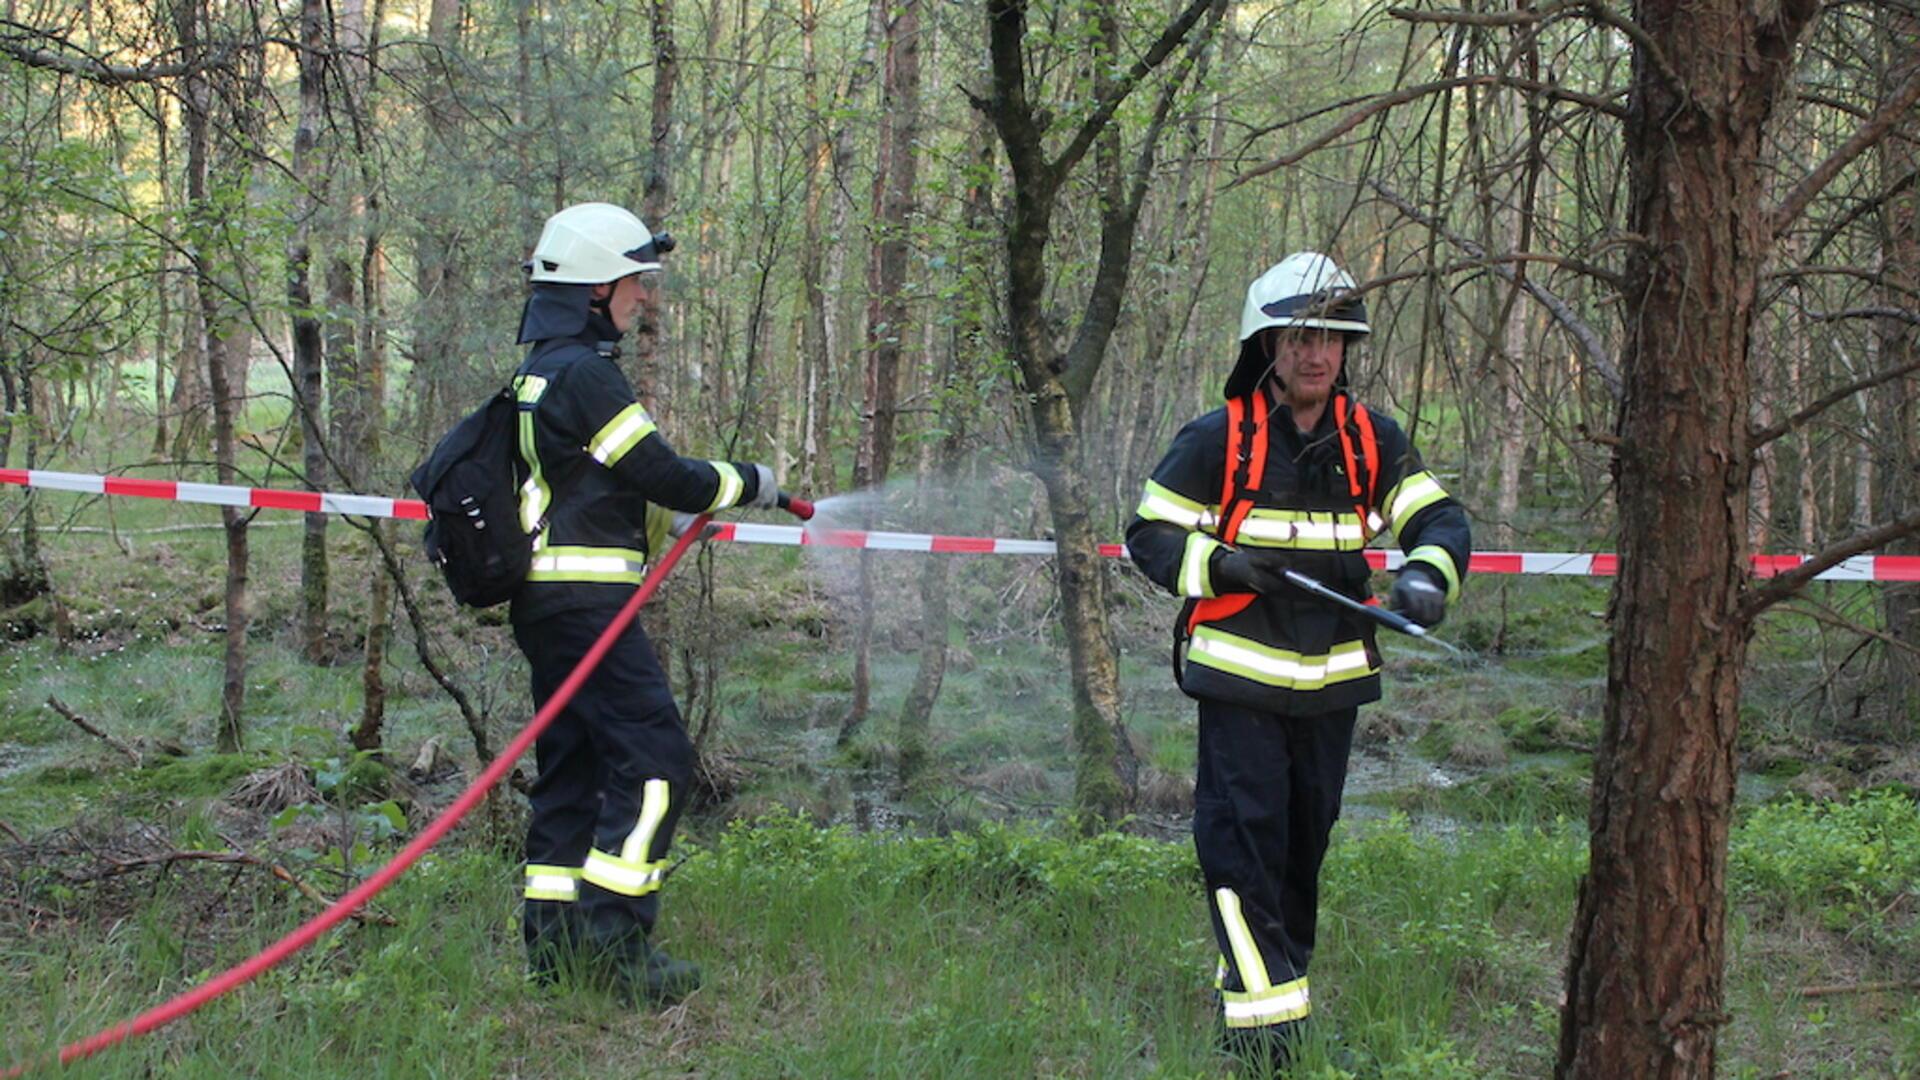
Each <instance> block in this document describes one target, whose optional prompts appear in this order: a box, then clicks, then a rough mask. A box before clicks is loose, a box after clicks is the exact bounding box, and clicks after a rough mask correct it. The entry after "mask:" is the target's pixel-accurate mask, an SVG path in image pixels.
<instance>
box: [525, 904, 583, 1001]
mask: <svg viewBox="0 0 1920 1080" xmlns="http://www.w3.org/2000/svg"><path fill="white" fill-rule="evenodd" d="M581 930H582V928H581V926H580V919H579V914H578V911H577V909H576V907H575V905H573V904H570V903H565V902H563V901H559V900H528V901H526V902H525V905H524V906H523V907H522V908H521V911H520V931H521V935H522V936H523V937H524V938H525V939H526V943H527V977H528V978H529V979H532V980H533V981H534V982H535V983H537V984H539V985H541V986H552V985H553V984H554V983H556V982H559V981H560V979H561V977H562V976H563V975H564V974H566V973H567V972H570V971H573V970H574V969H575V968H577V967H578V966H579V952H580V945H581V942H582V940H583V934H582V933H581Z"/></svg>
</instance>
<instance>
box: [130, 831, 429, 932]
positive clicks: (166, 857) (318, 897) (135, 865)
mask: <svg viewBox="0 0 1920 1080" xmlns="http://www.w3.org/2000/svg"><path fill="white" fill-rule="evenodd" d="M221 839H223V840H224V839H226V838H225V837H222V838H221ZM227 842H228V843H229V844H231V843H233V841H231V840H228V841H227ZM234 848H235V850H233V851H168V852H163V853H161V854H159V855H142V856H140V857H138V858H133V859H113V860H111V866H110V867H109V868H108V870H107V872H106V873H105V874H103V875H102V876H103V877H118V876H120V875H121V874H131V873H133V872H134V871H135V870H139V869H142V868H144V867H148V866H170V865H172V864H173V863H177V862H210V863H225V864H228V865H235V866H257V867H259V868H261V869H262V870H265V871H266V872H267V873H269V874H272V875H273V876H274V877H277V878H279V879H280V880H281V881H284V882H286V883H287V884H289V885H291V886H293V887H294V888H295V889H297V890H299V892H300V895H302V896H304V897H306V898H307V899H309V900H311V901H313V902H314V903H316V904H319V905H320V906H321V907H323V908H324V907H331V906H332V904H333V901H332V900H331V899H329V898H328V897H327V895H326V894H325V893H323V892H321V891H320V890H319V889H316V888H314V887H313V886H312V885H309V884H307V883H306V882H305V881H302V880H300V878H298V877H296V876H294V873H293V871H291V870H288V869H287V868H286V867H284V866H281V865H280V864H279V863H276V862H269V861H267V860H266V859H262V858H260V857H259V856H257V855H249V854H247V853H246V852H244V851H241V850H239V845H237V844H235V845H234ZM352 917H353V918H355V919H357V920H359V921H361V922H372V923H379V924H380V925H381V926H398V925H400V924H399V922H398V921H397V920H396V919H394V917H393V916H391V915H382V914H379V913H376V912H370V911H356V912H354V913H353V916H352Z"/></svg>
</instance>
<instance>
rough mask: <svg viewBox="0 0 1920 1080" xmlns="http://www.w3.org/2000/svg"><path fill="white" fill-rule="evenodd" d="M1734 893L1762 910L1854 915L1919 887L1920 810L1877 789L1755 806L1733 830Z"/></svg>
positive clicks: (1905, 798) (1903, 798) (1904, 798)
mask: <svg viewBox="0 0 1920 1080" xmlns="http://www.w3.org/2000/svg"><path fill="white" fill-rule="evenodd" d="M1729 879H1730V884H1731V886H1732V889H1733V891H1734V893H1735V894H1736V895H1737V896H1739V897H1742V898H1744V899H1747V900H1750V901H1753V902H1756V903H1760V904H1767V905H1772V904H1782V905H1784V906H1786V907H1787V908H1789V909H1799V910H1808V909H1814V908H1818V907H1821V906H1824V905H1830V904H1832V905H1839V907H1840V909H1841V910H1842V911H1846V912H1858V911H1860V910H1862V909H1864V908H1867V907H1878V906H1881V905H1884V904H1887V903H1890V902H1891V901H1892V899H1893V898H1894V897H1896V896H1899V895H1901V894H1902V893H1905V892H1907V891H1908V890H1912V889H1915V888H1920V806H1917V805H1916V804H1915V802H1914V800H1913V799H1912V798H1910V797H1908V796H1906V795H1904V794H1901V793H1898V792H1894V791H1888V790H1882V789H1876V790H1873V791H1866V792H1858V793H1855V794H1854V795H1853V796H1852V797H1851V798H1849V799H1847V800H1846V801H1844V802H1821V803H1813V802H1807V801H1803V800H1801V799H1798V798H1788V799H1784V800H1781V801H1779V802H1773V803H1767V804H1764V805H1762V806H1759V807H1756V808H1755V809H1754V810H1753V811H1752V813H1750V814H1749V815H1748V817H1747V819H1746V821H1745V822H1743V823H1742V824H1741V825H1740V826H1739V827H1738V828H1737V829H1735V830H1734V834H1733V843H1732V850H1731V854H1730V860H1729Z"/></svg>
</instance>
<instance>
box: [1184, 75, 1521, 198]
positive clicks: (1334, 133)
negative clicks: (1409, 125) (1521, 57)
mask: <svg viewBox="0 0 1920 1080" xmlns="http://www.w3.org/2000/svg"><path fill="white" fill-rule="evenodd" d="M1499 82H1500V77H1499V76H1498V75H1462V76H1459V77H1457V78H1452V79H1436V80H1435V81H1433V82H1426V83H1420V84H1419V85H1417V86H1406V87H1402V88H1400V89H1399V90H1396V91H1394V92H1393V93H1391V94H1381V95H1379V96H1377V97H1375V98H1373V99H1371V100H1369V101H1368V102H1367V103H1366V104H1364V105H1362V106H1360V107H1359V108H1358V109H1355V110H1354V111H1352V112H1350V113H1348V114H1347V115H1346V116H1344V117H1342V118H1341V119H1340V121H1339V122H1338V123H1336V124H1334V125H1333V126H1332V127H1330V128H1328V129H1327V130H1325V131H1323V132H1321V133H1320V134H1318V135H1316V136H1314V137H1313V138H1311V139H1309V140H1307V143H1306V145H1304V146H1301V147H1299V148H1298V149H1296V150H1294V151H1292V152H1291V153H1286V154H1282V155H1280V156H1279V157H1277V158H1274V159H1273V160H1272V161H1269V162H1267V163H1266V164H1264V165H1256V166H1254V167H1253V168H1251V169H1249V170H1247V171H1246V172H1243V173H1241V174H1240V175H1239V176H1236V177H1234V178H1233V179H1232V180H1229V181H1227V183H1226V184H1225V185H1224V186H1223V187H1222V188H1221V189H1220V190H1222V191H1232V190H1233V189H1234V188H1237V187H1239V186H1240V185H1241V184H1244V183H1246V182H1247V181H1249V180H1252V179H1254V178H1255V177H1259V176H1265V175H1267V174H1268V173H1270V172H1273V171H1274V170H1276V169H1284V168H1286V167H1287V166H1289V165H1293V164H1295V163H1297V162H1299V161H1300V159H1302V158H1304V157H1306V156H1307V155H1308V154H1311V153H1313V152H1314V151H1316V150H1319V149H1321V148H1323V147H1325V146H1326V145H1327V144H1328V143H1331V142H1333V140H1335V139H1337V138H1339V137H1340V136H1342V135H1345V134H1346V133H1347V132H1349V131H1352V130H1353V129H1354V128H1357V127H1359V126H1360V125H1361V124H1364V123H1366V122H1367V120H1368V119H1369V118H1370V117H1372V116H1374V115H1376V114H1378V113H1381V112H1385V111H1386V110H1388V109H1391V108H1393V107H1394V106H1396V105H1405V104H1407V103H1408V102H1410V101H1418V100H1420V99H1421V98H1423V97H1426V96H1427V95H1429V94H1438V93H1443V92H1445V91H1448V90H1457V89H1459V88H1460V87H1463V86H1492V85H1495V84H1497V83H1499Z"/></svg>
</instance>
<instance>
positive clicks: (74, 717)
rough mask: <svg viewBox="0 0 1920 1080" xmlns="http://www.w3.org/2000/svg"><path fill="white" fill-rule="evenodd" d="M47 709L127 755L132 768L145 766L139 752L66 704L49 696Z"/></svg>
mask: <svg viewBox="0 0 1920 1080" xmlns="http://www.w3.org/2000/svg"><path fill="white" fill-rule="evenodd" d="M47 708H49V709H52V710H53V711H54V712H57V713H59V714H60V715H61V716H64V717H66V718H67V719H68V720H71V721H73V726H74V727H77V728H79V729H80V730H81V731H84V732H86V733H87V734H89V735H91V736H93V737H94V738H96V739H99V740H100V741H101V742H104V743H106V744H107V745H108V746H111V747H113V748H114V749H115V750H118V751H120V752H121V753H123V754H125V755H127V757H129V758H131V759H132V760H133V767H134V768H136V769H138V768H141V767H142V766H144V765H146V761H145V760H143V759H142V758H141V757H140V751H138V750H135V749H134V748H133V747H131V746H128V745H127V744H126V743H124V742H121V741H120V740H119V739H116V738H114V737H113V736H111V735H109V734H107V733H106V732H104V731H102V730H100V729H99V728H97V727H95V726H94V725H93V724H92V723H91V722H90V721H88V720H87V718H86V717H84V716H81V715H80V714H79V713H77V712H74V711H73V710H72V709H69V708H67V706H66V703H65V702H63V701H61V700H60V699H59V698H57V697H54V696H52V695H51V694H49V695H48V696H47Z"/></svg>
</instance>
